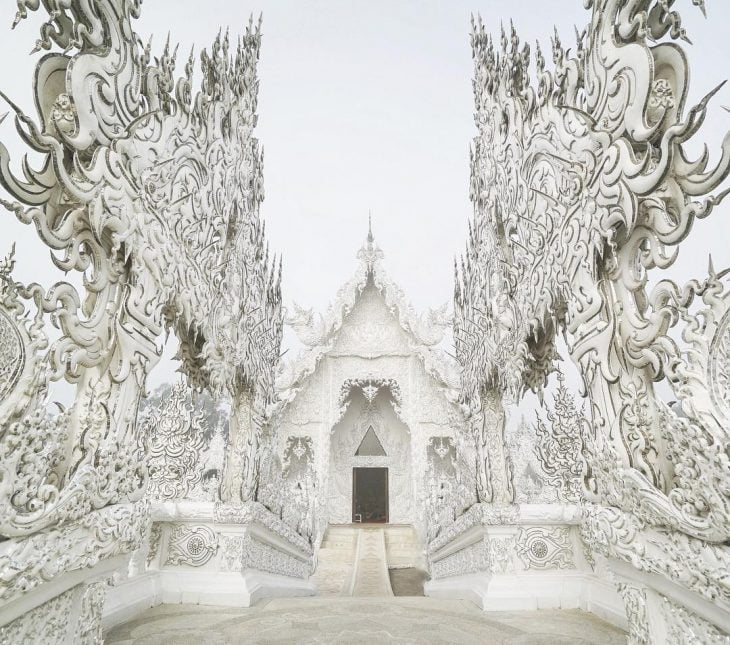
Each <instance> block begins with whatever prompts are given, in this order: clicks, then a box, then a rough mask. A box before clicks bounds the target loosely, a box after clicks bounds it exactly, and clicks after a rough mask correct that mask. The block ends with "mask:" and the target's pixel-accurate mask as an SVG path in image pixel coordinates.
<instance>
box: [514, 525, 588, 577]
mask: <svg viewBox="0 0 730 645" xmlns="http://www.w3.org/2000/svg"><path fill="white" fill-rule="evenodd" d="M516 548H517V555H518V556H519V557H520V559H521V560H522V562H523V564H524V565H525V569H570V568H574V567H575V562H574V560H573V547H572V546H571V544H570V529H569V528H568V527H566V526H555V527H552V528H545V527H541V526H531V527H528V528H525V527H520V529H519V531H518V532H517V545H516Z"/></svg>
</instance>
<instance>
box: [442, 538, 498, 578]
mask: <svg viewBox="0 0 730 645" xmlns="http://www.w3.org/2000/svg"><path fill="white" fill-rule="evenodd" d="M489 564H490V560H489V547H488V546H487V544H485V542H484V540H479V541H478V542H475V543H474V544H470V545H469V546H466V547H464V548H463V549H460V550H458V551H456V553H453V554H451V555H449V556H446V557H445V558H442V559H441V560H438V561H437V562H434V563H433V564H432V565H431V575H432V576H433V577H434V578H446V577H448V576H454V575H463V574H467V573H474V572H477V571H489Z"/></svg>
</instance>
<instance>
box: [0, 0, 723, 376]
mask: <svg viewBox="0 0 730 645" xmlns="http://www.w3.org/2000/svg"><path fill="white" fill-rule="evenodd" d="M677 4H678V5H679V8H680V9H681V11H682V14H683V17H684V19H685V24H686V26H687V28H688V30H689V34H690V37H691V38H692V40H693V41H694V43H695V44H694V45H693V46H691V47H689V57H690V62H691V64H692V86H691V99H693V100H697V99H698V98H699V97H700V96H702V95H703V94H705V93H706V92H707V91H709V90H710V89H712V88H713V87H714V86H715V85H717V84H718V83H719V82H721V81H722V80H724V74H726V70H727V61H728V60H730V42H729V41H730V39H729V38H728V33H727V28H728V24H730V21H729V20H728V19H729V18H730V3H728V2H726V0H714V1H711V2H708V3H707V4H708V5H709V6H708V14H709V19H708V20H704V19H703V18H702V16H701V13H700V12H699V10H697V9H696V8H694V7H692V6H691V3H690V2H689V1H688V0H687V1H686V2H680V3H677ZM259 12H262V13H263V18H264V23H263V25H264V26H263V34H264V36H263V45H262V51H261V61H260V65H259V75H260V83H261V86H260V87H261V89H260V100H259V115H260V116H259V127H258V129H257V135H258V137H259V139H260V140H261V142H262V144H263V145H264V148H265V154H266V157H265V167H264V179H265V185H266V199H265V201H264V204H263V206H262V215H263V216H264V217H265V219H266V221H267V232H268V238H269V240H270V242H271V247H272V250H273V251H276V252H277V253H283V256H284V285H283V287H284V298H285V300H286V301H287V302H289V301H291V300H296V301H297V302H299V303H300V304H302V305H306V306H314V307H315V308H318V309H324V308H325V307H326V305H327V303H328V302H329V301H330V300H331V299H332V297H333V296H334V293H335V291H336V289H337V287H338V286H339V285H340V284H341V283H342V282H344V281H345V280H346V279H347V278H348V277H349V275H350V274H351V272H352V270H353V268H354V263H355V260H354V255H355V252H356V250H357V248H358V247H359V246H360V244H361V243H362V241H363V239H364V237H365V234H366V231H367V214H368V211H369V210H371V211H372V215H373V230H374V234H375V237H376V240H377V241H378V243H379V244H380V246H381V247H382V249H383V250H384V252H385V254H386V263H387V266H388V268H389V270H390V272H391V275H392V276H393V277H394V278H395V279H396V281H397V282H399V283H400V284H401V286H402V287H403V288H404V289H405V290H406V292H407V293H408V295H409V296H410V298H411V300H412V301H413V302H414V304H415V305H416V307H417V308H423V307H426V306H435V305H438V304H440V303H442V302H445V301H450V299H451V294H452V276H453V268H452V267H453V257H454V255H455V254H456V253H459V252H460V251H461V249H462V248H463V246H464V241H465V232H466V224H467V219H468V217H469V215H470V214H471V206H470V203H469V201H468V178H469V166H468V149H469V141H470V138H471V137H472V136H474V134H475V127H474V124H473V118H472V112H473V108H472V93H471V76H472V62H471V53H470V48H469V38H468V32H469V15H470V13H471V12H474V13H476V12H480V13H481V15H482V17H483V18H484V20H485V22H486V23H487V24H488V25H490V26H491V27H492V28H493V30H494V32H495V33H498V30H499V23H500V20H503V21H505V22H509V18H510V17H513V18H514V22H515V25H516V27H517V29H518V32H519V34H520V36H521V37H522V39H523V40H527V41H529V42H530V43H531V45H532V46H533V48H534V42H535V39H537V38H539V39H540V40H541V42H542V43H543V51H546V52H549V36H550V34H551V33H552V27H553V25H557V27H558V31H559V32H560V34H561V37H562V40H563V43H564V44H565V45H568V44H571V43H572V42H573V41H574V36H573V32H574V30H573V25H576V24H577V25H581V26H582V25H584V24H585V23H586V22H587V20H588V12H586V11H585V10H584V9H583V2H582V0H553V1H552V2H548V1H547V0H520V1H519V2H518V1H516V0H481V1H479V2H478V1H472V2H464V1H462V0H449V1H444V2H436V1H423V2H415V1H410V2H396V1H394V0H388V1H380V0H368V1H367V2H365V1H361V2H352V1H345V0H329V1H327V2H325V1H323V0H311V1H306V2H305V1H303V0H289V1H284V0H279V1H276V0H270V1H253V0H252V1H248V0H235V1H232V0H227V1H224V0H205V1H202V0H175V1H172V0H156V1H150V0H146V1H145V2H144V4H143V7H142V16H141V19H140V20H139V21H138V22H137V25H136V29H137V31H138V32H139V33H140V34H141V35H142V36H143V38H146V37H147V35H148V34H149V33H154V34H155V36H156V37H155V41H154V46H153V49H154V50H155V51H157V52H159V51H161V48H162V46H163V44H164V39H165V36H166V34H167V32H168V31H170V33H171V36H172V40H173V41H177V42H179V43H180V44H181V52H184V56H182V57H181V58H180V59H179V61H178V72H181V71H182V68H183V63H184V60H185V58H186V57H187V52H188V51H189V47H190V45H191V44H195V49H196V52H199V51H200V50H201V48H202V47H209V46H210V43H211V42H212V40H213V38H214V37H215V34H216V32H217V30H218V26H219V25H222V26H224V28H225V27H230V29H231V32H232V34H236V33H237V32H240V31H241V30H242V29H243V26H244V24H245V22H247V20H248V16H249V14H250V13H254V14H256V15H258V14H259ZM13 15H14V6H13V3H9V2H8V3H4V4H3V6H2V9H1V10H0V28H3V29H4V31H3V32H2V38H0V55H2V60H3V63H4V64H3V71H2V80H1V81H0V85H1V87H2V89H3V90H4V91H6V92H7V93H8V95H9V96H10V97H12V98H13V99H14V100H16V101H17V102H18V103H19V104H20V105H21V106H23V107H24V108H25V109H26V110H27V112H28V113H30V114H35V113H34V110H33V104H32V100H31V92H30V90H31V79H32V70H33V65H34V61H35V60H36V59H37V56H38V55H34V56H29V55H28V52H29V51H30V49H31V47H32V45H33V42H34V41H35V38H36V36H37V28H36V27H37V24H38V19H37V17H36V18H33V19H32V20H30V21H28V22H26V23H21V24H20V25H19V26H18V27H17V28H16V29H15V31H13V32H11V31H10V24H11V22H12V18H13ZM721 105H730V87H726V88H723V89H722V90H721V91H720V93H719V95H718V96H717V97H716V99H715V100H714V101H713V103H712V104H711V108H710V117H709V119H708V126H707V127H706V128H705V129H704V130H703V131H701V133H700V135H699V137H698V139H699V140H702V141H708V142H710V143H711V144H712V145H711V150H712V151H713V158H717V150H718V148H719V142H720V141H721V138H722V135H723V133H724V131H725V130H726V129H730V114H728V113H727V112H725V111H723V110H722V109H721ZM2 111H4V109H2V110H0V112H2ZM10 121H11V119H8V120H7V121H6V123H5V124H3V125H2V126H0V136H1V137H2V139H3V140H4V141H5V142H7V143H9V144H10V145H9V147H10V149H11V151H18V150H22V148H20V147H19V146H17V145H13V143H12V141H13V140H15V139H16V137H15V136H14V131H13V130H12V128H11V127H10V123H9V122H10ZM729 208H730V203H728V204H727V205H725V206H723V207H722V208H721V209H719V212H716V213H715V214H714V215H713V216H712V218H711V220H710V221H708V222H700V223H699V224H698V226H697V230H696V231H695V233H696V235H694V236H693V239H692V241H691V242H690V244H689V245H686V248H685V249H684V251H683V252H682V254H681V255H680V261H679V263H678V265H677V269H676V270H675V271H674V272H673V275H678V276H680V277H682V279H685V278H687V277H690V276H692V275H696V276H698V277H699V276H701V275H702V274H703V272H704V271H705V268H706V257H707V252H708V251H709V250H711V251H712V252H713V255H714V256H715V258H716V265H717V266H725V265H730V236H728V233H729V232H730V224H728V221H727V217H728V209H729ZM2 216H3V215H2V214H1V213H0V217H2ZM0 221H1V222H2V224H1V226H2V228H0V231H1V235H0V254H3V255H4V253H5V250H6V249H7V248H9V246H10V242H11V240H13V239H19V251H20V253H19V266H18V271H17V274H16V275H17V278H18V279H20V280H24V281H31V280H36V281H39V282H41V283H44V284H46V285H48V284H50V283H51V282H52V281H53V280H54V279H57V277H55V276H53V275H52V273H51V271H50V263H49V262H48V260H47V258H48V251H47V250H45V248H43V247H41V246H40V244H36V243H35V240H34V233H33V231H32V229H29V228H28V227H22V226H21V225H19V224H17V223H16V222H15V220H14V218H13V217H12V216H11V215H10V214H5V216H4V219H2V220H0ZM166 378H169V372H168V370H167V368H166V367H165V366H162V367H161V369H160V370H159V371H158V374H157V375H156V376H155V378H153V379H152V383H153V385H154V384H156V383H157V382H159V381H160V380H164V379H166Z"/></svg>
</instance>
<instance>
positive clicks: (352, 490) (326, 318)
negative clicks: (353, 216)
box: [272, 232, 475, 543]
mask: <svg viewBox="0 0 730 645" xmlns="http://www.w3.org/2000/svg"><path fill="white" fill-rule="evenodd" d="M357 261H358V265H357V270H356V271H355V273H354V275H353V276H352V277H351V278H350V279H349V280H348V281H347V282H346V283H345V284H344V285H342V287H341V288H340V289H339V290H338V292H337V296H336V299H335V301H334V302H333V303H332V305H331V306H330V308H329V310H328V311H327V312H326V313H325V314H315V313H314V312H312V311H311V310H303V309H301V308H299V307H296V306H294V307H293V311H291V312H290V313H289V315H288V316H287V319H286V322H287V323H288V324H289V325H291V326H292V328H293V329H294V330H295V331H296V333H297V336H298V338H299V339H300V341H301V342H302V344H303V345H304V349H303V350H302V351H301V352H300V354H299V356H298V357H297V358H296V359H294V360H292V361H290V362H287V363H284V364H283V365H282V369H281V373H280V374H279V377H278V379H277V392H278V397H279V401H280V403H279V407H278V408H277V410H276V412H275V414H274V415H273V420H272V425H273V428H274V432H275V435H276V438H277V439H276V453H277V456H278V457H279V458H278V459H275V460H274V461H273V463H274V464H275V467H276V468H279V465H280V463H282V462H283V463H285V464H286V465H285V467H284V470H285V471H286V472H287V478H288V481H290V482H291V483H290V485H294V486H295V487H296V490H302V489H304V490H307V491H309V494H310V495H312V497H313V500H312V504H311V511H310V512H311V513H312V516H311V518H309V519H308V523H309V524H310V525H311V527H312V530H313V536H314V541H315V543H318V542H319V541H320V540H321V538H322V535H323V532H324V528H325V527H326V526H327V525H329V524H350V523H353V522H366V523H367V522H387V523H395V524H406V525H412V526H415V527H417V530H418V533H419V535H420V536H421V538H422V539H423V540H425V539H426V538H427V536H428V535H429V530H431V529H432V526H430V523H429V521H428V518H429V517H432V516H433V514H434V513H446V512H451V513H452V516H453V515H454V514H455V513H458V512H459V511H461V510H462V509H463V508H467V507H468V506H469V505H470V503H471V502H473V501H474V498H475V497H474V496H475V488H474V477H473V460H472V462H471V468H469V467H464V468H461V467H459V465H464V466H466V465H467V464H468V463H469V458H468V456H467V455H466V453H462V448H464V450H466V448H465V447H463V446H460V447H459V452H458V457H457V444H458V443H459V442H460V439H459V438H460V437H462V436H463V434H464V431H465V428H466V422H465V419H464V416H463V412H462V410H461V407H460V406H459V403H458V395H459V371H458V366H457V364H456V361H455V360H454V359H453V358H452V357H450V356H449V355H448V354H447V353H446V352H445V351H444V349H443V348H441V347H440V346H439V344H440V343H441V342H442V340H443V337H444V333H445V332H446V330H447V328H448V326H449V325H450V320H449V318H448V317H447V315H446V306H444V307H443V308H441V309H438V310H431V311H428V312H426V313H424V314H422V315H417V314H416V313H415V312H414V310H413V307H412V306H411V305H410V303H409V302H408V300H407V299H406V297H405V295H404V293H403V292H402V291H401V289H400V288H399V287H398V286H397V285H396V284H395V283H394V282H393V281H392V280H391V279H390V277H389V276H388V274H387V273H386V271H385V268H384V266H383V262H384V261H383V253H382V251H381V250H380V248H379V247H378V245H377V244H376V243H375V241H374V238H373V235H372V232H369V233H368V237H367V240H366V242H365V244H364V245H363V247H362V248H361V249H360V250H359V251H358V253H357ZM305 449H306V453H302V452H301V451H302V450H305ZM472 452H473V451H472ZM302 460H303V461H304V462H306V466H304V464H303V463H302ZM459 460H461V461H460V463H457V461H459ZM295 463H296V465H297V468H296V469H294V468H293V464H295ZM294 472H296V473H297V475H296V476H295V475H294ZM301 476H304V481H299V478H300V477H301ZM363 477H365V478H373V477H374V478H376V480H377V482H376V483H375V484H372V485H366V484H360V485H358V483H359V482H360V478H363ZM363 481H365V480H363ZM367 481H368V482H369V481H370V479H368V480H367ZM294 482H295V483H294ZM373 486H375V488H376V489H377V492H375V493H373V492H372V489H373ZM371 494H372V495H373V498H372V499H371V498H370V497H369V496H370V495H371ZM470 500H471V502H470Z"/></svg>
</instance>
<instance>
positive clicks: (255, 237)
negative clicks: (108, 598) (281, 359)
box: [0, 0, 282, 642]
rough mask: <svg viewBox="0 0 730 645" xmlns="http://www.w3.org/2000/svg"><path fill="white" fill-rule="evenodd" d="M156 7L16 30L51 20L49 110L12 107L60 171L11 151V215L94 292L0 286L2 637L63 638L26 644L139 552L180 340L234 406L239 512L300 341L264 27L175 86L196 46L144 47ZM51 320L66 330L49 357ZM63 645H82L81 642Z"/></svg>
mask: <svg viewBox="0 0 730 645" xmlns="http://www.w3.org/2000/svg"><path fill="white" fill-rule="evenodd" d="M140 4H141V3H140V2H138V1H134V0H97V1H95V2H92V3H89V2H85V1H83V0H43V2H42V3H41V2H38V1H37V0H19V2H18V7H19V9H18V14H17V18H16V24H18V23H19V22H20V21H21V20H22V19H23V18H25V17H26V15H27V13H28V11H34V10H38V9H39V8H42V10H43V11H45V12H46V13H47V20H46V21H45V22H43V23H42V26H41V29H40V37H39V39H38V40H37V43H36V51H37V50H45V52H46V53H45V55H44V56H43V57H42V58H40V59H39V61H38V63H37V66H36V74H35V82H34V94H35V103H36V109H37V116H36V117H35V118H33V117H31V116H29V115H28V114H26V113H25V112H24V111H23V110H22V109H21V108H20V107H19V106H17V105H15V104H14V103H12V102H11V101H10V100H9V99H7V98H6V97H4V98H5V100H6V101H7V103H8V104H9V106H10V108H11V110H12V112H13V113H14V116H15V123H16V127H17V129H18V132H19V133H20V136H21V137H22V139H23V140H24V141H25V143H26V144H27V145H29V146H30V147H32V148H33V149H34V150H35V151H36V152H37V153H39V154H40V155H41V157H42V159H41V162H40V164H39V166H38V167H36V168H34V167H32V166H31V164H29V163H25V164H23V166H22V168H23V175H22V176H21V177H18V176H16V175H14V174H13V172H12V171H11V169H10V156H9V153H8V150H7V149H6V147H5V146H3V145H2V144H0V183H2V185H3V187H4V188H5V190H6V191H7V193H9V194H10V196H11V197H10V199H2V200H0V204H2V205H3V206H4V207H5V208H6V209H8V210H9V211H11V212H12V213H14V214H15V216H16V217H17V218H18V219H19V220H20V221H21V222H23V223H26V224H32V225H33V226H34V227H35V228H36V230H37V232H38V235H39V237H40V239H41V241H42V243H43V244H45V245H46V246H47V247H49V248H50V249H51V251H52V254H53V259H54V262H55V263H56V264H57V266H59V267H60V268H61V269H62V270H64V271H75V272H78V273H79V274H80V275H81V276H82V278H83V280H79V282H83V289H82V290H81V291H78V290H77V289H76V288H74V287H73V286H72V285H71V284H70V283H68V282H59V283H57V284H56V285H54V286H53V287H52V288H51V289H45V288H44V287H43V286H41V285H38V284H32V285H29V286H27V287H26V286H24V285H20V284H17V283H15V282H13V280H12V278H11V276H10V270H11V269H12V259H9V260H6V262H5V263H4V264H3V266H2V273H0V289H1V291H0V298H1V299H2V302H1V303H0V339H1V340H0V363H1V364H2V365H3V366H7V367H4V368H3V372H2V374H0V391H2V400H1V401H0V463H1V464H2V466H1V468H2V472H1V474H0V480H1V481H2V485H1V486H0V533H1V534H2V538H3V539H4V540H5V542H4V545H3V546H4V548H3V551H2V554H1V555H0V579H1V580H2V582H0V603H2V605H0V624H4V623H7V622H8V620H12V619H13V618H17V620H16V621H15V622H11V623H10V624H9V625H8V626H7V627H5V628H3V629H4V630H5V632H4V633H3V634H2V636H0V640H4V639H5V638H6V637H7V638H8V639H9V640H10V641H13V640H14V639H16V642H18V641H17V638H20V639H21V640H22V639H23V638H26V639H31V640H32V638H31V636H33V638H37V639H39V642H40V641H43V642H50V641H47V640H46V639H45V638H44V637H43V636H41V635H40V631H39V632H38V633H37V634H35V635H30V634H29V633H26V632H25V631H23V630H25V629H26V627H27V626H28V625H27V624H26V623H23V622H22V621H23V618H22V617H18V611H20V610H19V609H15V608H16V607H20V606H21V605H19V604H18V602H20V600H18V599H21V600H22V598H21V597H22V596H23V595H24V594H27V593H28V591H29V590H31V589H33V588H35V587H37V586H39V585H42V584H44V583H46V582H47V581H49V580H57V579H61V578H62V577H63V576H64V575H65V574H66V573H67V572H71V571H74V570H81V571H83V570H85V569H86V568H90V567H94V566H96V565H97V564H99V566H103V562H104V560H105V559H106V558H110V557H112V556H115V555H119V554H124V553H128V552H129V551H131V550H132V549H134V548H136V546H137V545H138V544H139V541H140V539H141V536H142V534H143V530H144V524H145V518H146V505H145V503H144V502H143V501H141V500H142V497H143V491H144V487H145V483H146V479H147V470H146V465H145V460H144V458H143V455H142V454H141V452H140V451H139V446H140V445H142V442H141V441H140V437H138V436H137V434H138V432H139V428H140V426H139V425H138V424H136V423H135V420H136V415H137V406H138V402H139V399H140V396H141V395H142V394H143V393H144V389H145V380H146V376H147V373H148V372H149V370H150V369H151V368H152V367H153V366H154V364H155V363H156V362H157V360H158V358H159V355H160V353H161V345H160V343H159V342H158V339H159V338H160V336H161V334H162V333H163V332H164V331H165V330H166V329H167V330H173V331H174V333H175V334H176V335H177V336H178V338H179V340H180V357H181V360H182V368H183V371H184V372H185V374H186V375H187V378H188V380H189V382H190V383H192V385H193V386H194V387H195V388H197V389H202V388H207V389H209V390H210V391H211V393H213V394H214V395H220V394H223V393H225V394H228V395H230V396H231V397H232V398H233V401H234V407H235V411H236V414H234V415H233V423H234V426H232V428H231V432H230V436H231V443H230V445H229V450H228V455H227V460H228V462H229V463H228V468H227V470H228V473H227V475H226V473H224V482H223V483H224V490H225V491H226V492H227V494H228V496H229V497H230V498H237V499H247V498H250V497H251V495H252V494H253V490H255V487H254V486H253V485H252V484H251V482H252V481H253V480H255V479H256V476H257V472H256V468H257V465H258V461H259V455H258V446H259V444H260V435H261V432H262V430H261V428H262V425H263V418H264V416H265V411H266V407H267V405H268V403H269V402H270V401H271V399H272V397H273V378H274V368H275V365H276V362H277V360H278V356H279V346H280V342H281V331H282V319H281V297H280V288H279V284H280V277H281V273H280V266H279V267H278V268H277V267H276V266H275V262H272V261H270V260H269V258H268V252H267V250H266V247H265V242H264V230H263V229H264V227H263V223H262V221H261V220H260V218H259V215H258V209H259V204H260V202H261V200H262V198H263V184H262V160H261V157H262V153H261V151H260V150H259V145H258V142H257V140H256V139H255V138H254V136H253V129H254V126H255V123H256V100H257V90H258V80H257V77H256V61H257V59H258V54H259V47H260V42H261V33H260V28H259V26H258V25H255V24H253V22H251V23H250V24H249V25H248V27H247V28H246V29H245V32H244V34H243V35H242V37H241V38H240V39H239V40H238V44H237V45H236V46H235V47H231V46H230V44H229V37H228V34H225V35H224V34H219V36H218V37H217V38H216V39H215V42H214V43H213V47H212V48H211V50H210V52H208V51H206V50H204V51H203V52H202V53H201V56H200V64H201V69H202V87H201V90H200V91H199V92H197V93H196V94H193V88H192V75H193V66H194V59H193V57H192V55H191V56H190V58H189V59H188V61H187V63H186V65H185V67H184V74H183V75H182V76H181V77H180V78H178V79H175V78H174V75H173V74H174V70H175V66H176V54H177V48H172V47H171V46H170V45H169V43H168V44H167V45H166V46H165V48H164V51H163V52H162V55H161V56H160V57H159V58H157V57H155V58H153V57H152V56H151V52H150V46H149V45H147V47H146V48H145V47H142V46H141V45H140V42H139V39H138V38H137V36H136V34H135V33H134V31H133V30H132V19H134V18H136V17H138V15H139V13H140ZM26 310H29V311H31V312H32V316H33V317H32V318H30V319H25V318H24V317H23V312H24V311H26ZM35 312H37V313H35ZM46 317H47V318H49V319H51V320H52V321H53V323H54V324H55V325H56V326H57V327H58V329H59V330H60V337H59V338H58V339H57V340H55V341H54V342H53V343H52V344H51V345H50V347H49V346H48V340H47V339H46V338H45V336H44V334H43V324H44V320H46ZM60 379H66V380H68V381H69V382H71V383H74V384H76V398H75V401H74V403H73V405H72V406H71V407H70V408H69V409H68V410H63V411H61V412H60V413H51V412H50V411H47V410H46V407H45V404H46V401H45V396H46V394H45V393H46V390H47V386H48V383H49V381H54V380H60ZM242 402H243V403H242ZM245 406H248V408H250V409H249V410H247V411H244V410H243V408H244V407H245ZM77 580H79V581H83V577H80V578H77ZM59 585H60V587H57V588H58V589H60V590H63V583H62V582H61V583H59ZM38 597H39V598H40V597H41V596H38ZM61 597H65V596H59V598H61ZM16 600H17V602H14V601H16ZM23 602H25V600H23ZM39 602H40V600H39ZM57 605H58V606H62V605H63V603H60V602H59V603H57ZM54 606H56V605H54ZM99 606H100V603H99ZM26 610H27V609H26ZM49 611H50V610H49ZM97 614H98V612H97ZM98 618H99V616H98V615H95V616H92V617H90V618H89V620H92V621H93V620H96V621H98ZM18 621H21V622H18ZM52 622H53V619H52V616H50V615H48V616H47V624H49V625H50V624H52ZM36 623H37V625H36V627H37V629H38V630H41V629H42V628H43V625H42V624H41V623H39V622H38V621H36ZM36 627H33V629H36ZM75 628H76V625H75V624H70V625H69V626H68V629H69V630H74V629H75ZM8 630H9V631H8ZM21 636H22V638H21ZM53 637H54V638H57V639H59V640H63V639H64V638H68V639H69V640H74V642H80V641H78V640H76V639H75V637H74V632H73V631H70V632H69V633H68V634H67V635H63V634H55V635H54V636H53Z"/></svg>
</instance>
